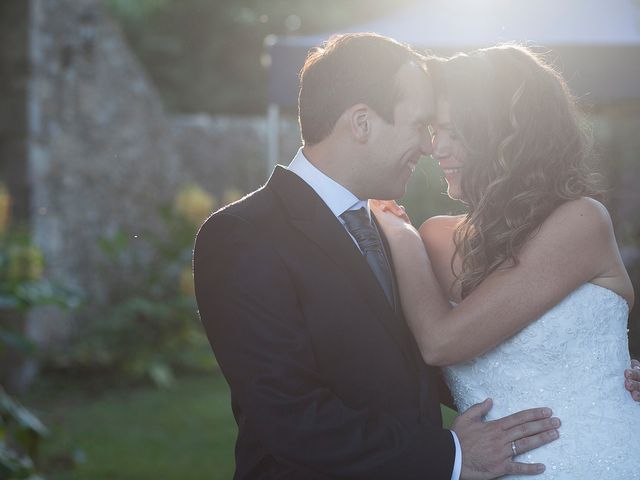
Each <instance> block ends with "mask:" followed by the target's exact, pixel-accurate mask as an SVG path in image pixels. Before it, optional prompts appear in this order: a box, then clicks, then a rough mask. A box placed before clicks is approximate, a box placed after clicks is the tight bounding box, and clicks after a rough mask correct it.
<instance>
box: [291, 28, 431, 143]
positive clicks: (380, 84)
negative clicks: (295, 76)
mask: <svg viewBox="0 0 640 480" xmlns="http://www.w3.org/2000/svg"><path fill="white" fill-rule="evenodd" d="M423 60H424V58H423V57H422V55H420V54H419V53H418V52H416V51H414V50H412V49H411V48H410V47H409V46H407V45H403V44H401V43H399V42H397V41H395V40H393V39H391V38H388V37H383V36H382V35H377V34H375V33H350V34H344V35H335V36H333V37H331V38H330V39H329V40H327V41H326V42H325V43H324V44H323V45H322V46H321V47H317V48H315V49H313V50H311V51H310V52H309V55H308V56H307V60H306V61H305V64H304V66H303V67H302V70H301V71H300V95H299V97H298V115H299V121H300V129H301V132H302V140H303V141H304V143H305V145H313V144H316V143H318V142H320V141H321V140H323V139H325V138H326V137H327V136H328V135H329V134H330V133H331V132H332V130H333V128H334V127H335V124H336V122H337V121H338V118H340V116H341V115H342V114H343V113H344V111H345V110H347V109H348V108H350V107H352V106H353V105H355V104H357V103H363V104H366V105H368V106H369V107H370V108H372V109H373V110H374V111H375V112H376V113H377V114H378V115H380V116H381V117H382V118H383V119H384V120H385V121H387V122H389V123H393V111H394V107H395V105H396V103H397V102H398V100H399V99H400V95H401V92H399V91H398V88H397V86H396V74H397V73H398V70H399V69H400V67H402V66H403V65H405V64H407V63H409V62H415V63H418V64H420V65H422V64H423Z"/></svg>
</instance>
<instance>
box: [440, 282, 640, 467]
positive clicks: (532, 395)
mask: <svg viewBox="0 0 640 480" xmlns="http://www.w3.org/2000/svg"><path fill="white" fill-rule="evenodd" d="M627 316H628V306H627V303H626V301H625V300H624V299H623V298H622V297H620V296H619V295H618V294H616V293H614V292H613V291H611V290H608V289H606V288H604V287H600V286H598V285H594V284H591V283H588V284H585V285H583V286H581V287H579V288H578V289H576V290H575V291H574V292H572V293H571V294H570V295H569V296H567V297H566V298H565V299H564V300H563V301H562V302H561V303H559V304H558V305H556V306H555V307H554V308H552V309H551V310H549V311H548V312H547V313H546V314H545V315H543V316H542V317H540V318H539V319H538V320H536V321H535V322H533V323H532V324H530V325H529V326H527V327H526V328H525V329H523V330H522V331H521V332H519V333H518V334H516V335H515V336H513V337H512V338H510V339H509V340H507V341H505V342H504V343H502V344H501V345H499V346H498V347H496V348H495V349H494V350H492V351H490V352H488V353H486V354H484V355H481V356H480V357H478V358H476V359H474V360H472V361H470V362H467V363H464V364H459V365H454V366H451V367H447V368H444V369H443V370H444V373H445V378H446V380H447V383H448V385H449V388H450V389H451V392H452V394H453V397H454V400H455V402H456V405H457V406H458V409H459V410H460V411H464V410H466V409H467V408H469V407H470V406H471V405H473V404H475V403H478V402H481V401H483V400H484V399H485V398H487V397H491V398H492V399H493V403H494V406H493V409H492V410H491V411H490V412H489V415H488V416H487V419H488V420H493V419H496V418H500V417H503V416H505V415H509V414H511V413H514V412H517V411H519V410H524V409H527V408H532V407H541V406H546V407H551V408H552V409H553V412H554V415H555V416H557V417H559V418H560V420H561V421H562V427H561V428H560V439H559V440H557V441H555V442H553V443H551V444H549V445H545V446H543V447H541V448H539V449H537V450H534V451H531V452H528V453H526V454H523V455H520V456H518V457H517V460H518V461H522V462H528V463H534V462H541V463H544V464H545V465H546V467H547V469H546V471H545V473H544V474H542V475H540V476H536V477H535V478H544V479H545V480H547V479H554V480H555V479H582V480H585V479H593V480H596V479H598V480H600V479H616V480H638V479H640V467H639V466H638V465H637V454H638V452H640V405H637V404H636V403H635V402H634V401H633V400H632V399H631V396H630V395H629V393H628V392H627V391H626V390H625V389H624V386H623V382H624V378H623V371H624V369H625V368H628V365H629V362H630V358H629V349H628V338H627V332H628V330H627ZM470 334H473V332H470ZM507 478H511V479H515V478H523V479H524V478H527V479H530V478H532V477H530V476H526V477H524V476H522V477H520V476H510V477H507Z"/></svg>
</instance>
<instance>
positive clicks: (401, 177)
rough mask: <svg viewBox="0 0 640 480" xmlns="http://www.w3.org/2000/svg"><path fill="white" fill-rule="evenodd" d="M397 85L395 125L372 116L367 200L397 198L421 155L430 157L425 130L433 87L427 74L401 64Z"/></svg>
mask: <svg viewBox="0 0 640 480" xmlns="http://www.w3.org/2000/svg"><path fill="white" fill-rule="evenodd" d="M396 82H397V86H398V90H399V92H400V94H401V96H400V100H399V101H398V103H397V104H396V106H395V110H394V123H393V124H388V123H387V122H385V121H384V120H383V119H382V118H381V117H379V116H378V115H377V114H375V112H374V114H373V125H372V138H371V143H370V147H371V148H370V149H369V155H368V159H367V166H366V168H367V169H368V172H367V174H366V175H364V177H365V178H366V179H367V181H368V182H369V183H368V185H367V190H368V192H369V195H368V197H369V198H378V199H398V198H400V197H402V196H403V195H404V194H405V192H406V190H407V184H408V183H409V178H410V177H411V174H412V173H413V171H414V170H415V168H416V165H417V164H418V161H419V160H420V158H421V157H422V156H423V155H430V154H431V136H430V133H429V130H428V126H429V123H430V121H432V120H433V117H434V114H435V102H434V95H433V87H432V85H431V82H430V81H429V79H428V77H427V74H426V73H425V72H424V70H422V69H421V68H420V67H419V66H417V65H415V64H407V65H404V66H403V67H402V68H400V70H399V71H398V74H397V77H396Z"/></svg>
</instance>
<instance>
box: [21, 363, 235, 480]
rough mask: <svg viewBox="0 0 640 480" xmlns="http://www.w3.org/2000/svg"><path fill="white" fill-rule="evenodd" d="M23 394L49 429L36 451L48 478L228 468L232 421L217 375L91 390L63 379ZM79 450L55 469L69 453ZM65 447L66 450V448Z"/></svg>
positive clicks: (188, 473) (190, 479) (162, 475)
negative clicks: (59, 386) (159, 385)
mask: <svg viewBox="0 0 640 480" xmlns="http://www.w3.org/2000/svg"><path fill="white" fill-rule="evenodd" d="M29 400H30V401H29V402H25V403H26V404H27V405H28V406H29V407H32V408H33V410H34V412H35V413H36V414H38V415H39V416H40V418H41V419H42V420H43V421H44V422H45V424H46V425H47V426H48V427H49V429H50V430H51V437H50V438H48V439H47V440H46V441H45V444H44V445H43V452H42V457H43V459H44V460H45V462H47V463H48V465H47V464H45V468H46V470H53V471H49V472H47V473H46V476H47V478H48V479H51V480H71V479H73V480H85V479H86V480H111V479H114V480H115V479H118V480H134V479H136V480H139V479H162V480H168V479H176V480H178V479H180V480H199V479H203V480H204V479H207V480H216V479H220V480H222V479H224V480H227V479H230V478H231V477H232V476H233V468H234V463H233V461H234V460H233V457H234V456H233V448H234V442H235V436H236V425H235V422H234V420H233V417H232V414H231V408H230V400H229V393H228V388H227V386H226V383H225V382H224V379H223V378H222V377H221V376H219V375H215V376H212V375H209V376H207V377H204V376H201V377H191V378H187V379H182V380H179V381H178V382H176V384H175V386H174V387H173V388H171V389H169V390H166V389H164V390H158V389H154V388H150V387H149V388H137V389H133V390H131V391H126V390H123V389H118V390H114V391H112V392H109V393H106V394H101V395H99V396H97V397H95V396H91V395H88V394H86V393H85V392H82V391H80V392H79V391H78V386H75V385H74V386H71V388H70V389H69V390H67V391H51V390H50V387H49V388H48V389H46V390H44V391H39V392H37V394H36V395H34V396H33V397H32V398H30V399H29ZM73 452H79V456H80V457H82V456H85V457H86V461H85V462H83V463H78V464H77V465H76V467H75V468H73V469H70V470H66V471H65V470H63V469H62V467H63V466H64V464H67V463H70V457H73V456H77V455H76V454H74V453H73ZM70 453H71V455H69V454H70Z"/></svg>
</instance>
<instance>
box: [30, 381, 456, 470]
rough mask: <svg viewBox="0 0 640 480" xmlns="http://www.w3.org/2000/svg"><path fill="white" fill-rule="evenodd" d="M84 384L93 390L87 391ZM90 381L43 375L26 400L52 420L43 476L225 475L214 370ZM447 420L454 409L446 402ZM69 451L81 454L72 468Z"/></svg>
mask: <svg viewBox="0 0 640 480" xmlns="http://www.w3.org/2000/svg"><path fill="white" fill-rule="evenodd" d="M88 390H94V393H91V392H90V391H88ZM98 392H99V393H95V386H94V387H93V388H91V389H88V388H87V386H86V385H84V387H83V386H82V385H79V384H78V383H77V382H66V383H62V381H61V380H60V379H57V380H55V381H49V382H41V384H40V385H39V386H36V388H34V391H33V392H32V393H31V394H30V395H29V397H28V398H27V399H26V400H25V401H24V403H25V404H26V406H28V407H29V408H31V409H32V411H33V412H34V413H36V414H37V415H38V416H39V417H40V418H41V420H42V421H43V422H45V424H46V425H47V426H48V427H49V429H50V431H51V436H50V437H49V438H48V439H47V440H46V441H45V443H44V445H43V450H42V454H41V457H42V459H43V460H44V462H45V464H44V470H45V474H46V477H47V479H48V480H72V479H73V480H116V479H117V480H134V479H135V480H141V479H154V480H156V479H157V480H174V479H175V480H205V479H206V480H223V479H224V480H228V479H230V478H231V477H232V476H233V468H234V463H233V461H234V460H233V458H234V455H233V448H234V442H235V436H236V425H235V422H234V420H233V417H232V415H231V408H230V400H229V391H228V387H227V385H226V383H225V381H224V379H223V378H222V376H220V375H219V374H209V375H206V376H194V377H188V378H183V379H180V380H178V381H177V382H176V384H175V385H174V387H173V388H171V389H157V388H152V387H136V388H129V389H124V388H122V387H119V388H114V389H104V388H102V389H99V390H98ZM443 414H444V418H445V425H449V424H450V423H451V421H452V419H453V416H454V415H455V412H453V411H452V410H450V409H447V408H446V407H443ZM74 457H76V458H80V459H82V457H85V460H84V461H82V462H79V463H76V466H75V467H73V468H71V466H70V465H71V464H73V463H74V461H73V460H72V459H73V458H74Z"/></svg>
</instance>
